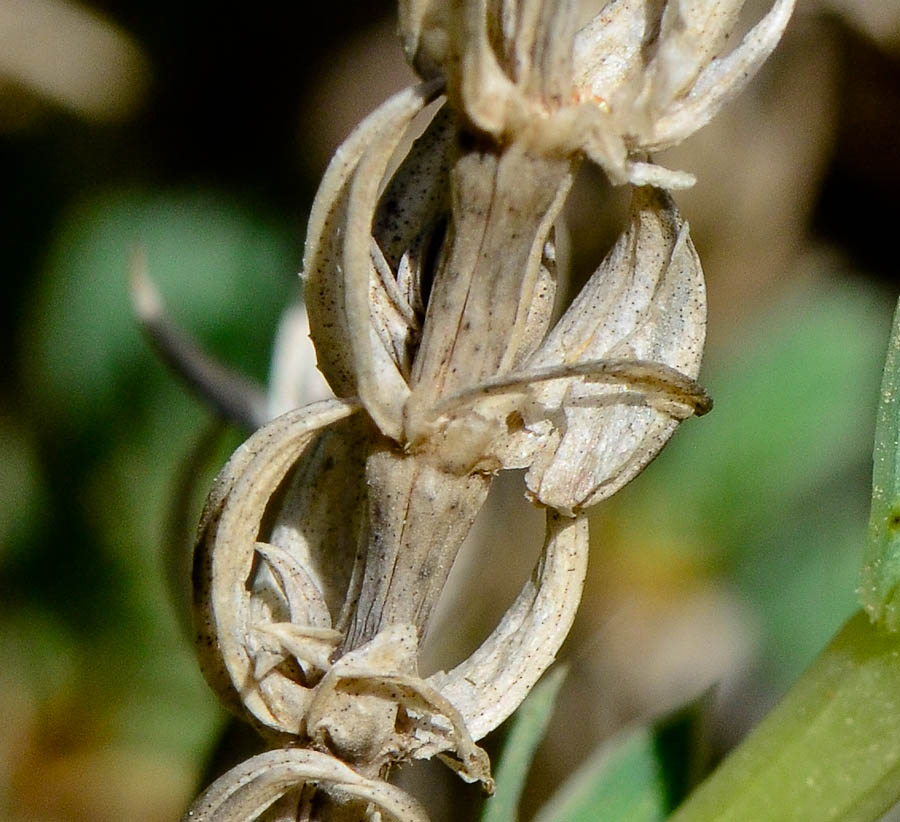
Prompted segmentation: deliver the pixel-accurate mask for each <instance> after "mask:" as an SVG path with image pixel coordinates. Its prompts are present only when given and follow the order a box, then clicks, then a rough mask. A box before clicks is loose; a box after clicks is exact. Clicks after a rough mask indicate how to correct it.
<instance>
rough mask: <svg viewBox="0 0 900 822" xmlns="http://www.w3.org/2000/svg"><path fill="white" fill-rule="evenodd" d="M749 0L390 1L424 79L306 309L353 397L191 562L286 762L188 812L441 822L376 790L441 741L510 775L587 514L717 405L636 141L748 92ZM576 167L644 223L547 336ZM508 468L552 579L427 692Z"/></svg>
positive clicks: (350, 156)
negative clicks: (494, 760) (601, 174)
mask: <svg viewBox="0 0 900 822" xmlns="http://www.w3.org/2000/svg"><path fill="white" fill-rule="evenodd" d="M741 5H742V4H741V3H737V2H697V0H695V1H694V2H675V0H672V2H661V1H660V0H655V1H654V2H637V0H614V2H611V3H609V4H607V5H606V6H605V7H604V8H603V10H602V11H601V13H600V14H599V15H597V16H596V17H595V18H594V19H593V20H591V21H590V22H588V24H587V25H586V26H584V27H582V28H580V29H579V28H578V24H579V22H580V21H579V19H578V11H579V6H578V4H577V3H576V2H574V0H548V2H541V1H540V0H521V2H508V0H504V1H503V2H498V0H493V2H490V3H488V2H486V0H480V2H479V0H455V1H451V0H445V2H436V0H402V1H401V34H402V39H403V43H404V47H405V48H406V51H407V54H408V55H409V57H410V60H411V62H412V63H413V65H414V66H415V67H416V68H417V70H418V71H419V72H420V74H421V75H422V76H423V77H424V78H425V79H424V81H423V82H422V84H420V85H418V86H416V87H413V88H410V89H407V90H406V91H403V92H400V93H399V94H397V95H396V96H394V97H393V98H391V99H390V100H388V101H387V102H386V103H385V104H384V105H382V106H381V107H380V108H379V109H378V110H376V111H375V112H374V113H373V114H372V115H370V116H369V117H368V118H366V119H365V120H364V121H363V122H362V123H361V124H360V125H359V126H358V127H357V129H356V130H355V131H354V132H353V133H352V134H351V135H350V137H349V138H348V139H347V140H346V141H345V142H344V144H343V145H342V146H341V147H340V148H339V149H338V151H337V152H336V154H335V157H334V159H333V160H332V163H331V165H330V166H329V168H328V171H327V172H326V174H325V177H324V179H323V181H322V184H321V187H320V189H319V193H318V195H317V197H316V201H315V204H314V206H313V210H312V214H311V216H310V223H309V229H308V236H307V245H306V253H305V257H304V271H303V276H304V281H305V300H306V305H307V310H308V314H309V324H310V329H311V336H312V339H313V342H314V344H315V348H316V352H317V358H318V367H319V369H320V370H321V371H322V373H323V374H324V375H325V377H326V379H327V380H328V383H329V385H330V387H331V389H332V391H333V392H334V395H335V397H334V398H331V399H327V400H324V401H322V402H318V403H315V404H312V405H308V406H305V407H302V408H299V409H296V410H292V411H289V412H288V413H286V414H284V415H282V416H280V417H278V418H277V419H275V420H274V421H272V422H271V423H269V424H267V425H265V426H264V427H262V428H261V429H260V430H258V431H257V432H256V433H255V434H254V435H253V436H251V437H250V439H249V440H248V441H247V442H246V443H245V444H244V445H243V446H241V448H240V449H238V451H237V452H236V453H235V454H234V456H233V457H232V458H231V460H230V461H229V463H228V464H227V465H226V467H225V468H224V469H223V471H222V472H221V474H220V476H219V478H218V479H217V481H216V485H215V487H214V489H213V491H212V492H211V494H210V496H209V500H208V502H207V505H206V509H205V512H204V514H203V519H202V522H201V526H200V533H199V540H198V544H197V548H196V552H195V562H194V606H195V625H196V630H197V646H198V649H199V654H200V660H201V664H202V667H203V670H204V673H205V675H206V677H207V679H208V681H209V682H210V684H211V685H212V687H213V688H214V689H215V690H216V691H217V692H218V693H219V695H220V696H221V697H222V699H223V701H224V702H225V703H226V704H227V705H228V706H229V707H230V708H231V709H233V710H234V711H235V712H237V713H240V714H242V715H244V716H246V717H247V718H248V719H249V720H250V721H252V722H253V723H254V724H255V725H256V726H257V727H258V728H259V729H260V730H261V731H262V732H263V733H264V734H265V735H267V736H268V737H269V738H270V739H271V741H272V744H273V745H274V746H275V749H274V750H272V751H269V752H268V753H265V754H262V755H260V756H259V757H255V758H254V759H252V760H250V761H248V762H247V763H245V764H244V765H242V766H240V767H239V768H237V769H235V770H233V771H231V772H229V773H228V774H226V775H225V776H224V777H222V778H221V779H220V780H218V781H217V782H216V783H214V784H213V786H211V788H210V789H209V790H208V791H207V792H206V793H205V794H204V795H203V796H202V797H201V798H200V799H198V800H197V802H196V803H195V805H194V806H193V807H192V809H191V811H189V816H188V817H186V818H193V819H212V818H215V819H234V820H238V819H241V820H243V819H252V818H255V817H256V816H257V815H259V814H262V813H263V812H266V813H267V814H268V816H267V818H278V819H281V818H291V819H293V818H308V816H309V814H311V813H316V814H318V816H317V817H316V818H334V819H338V818H343V819H355V818H373V819H374V818H379V816H378V815H379V814H380V818H396V819H423V818H424V811H422V810H421V808H419V806H418V805H417V803H415V802H414V801H413V800H411V799H410V798H409V797H406V796H405V795H404V794H402V793H401V792H399V791H398V790H397V789H396V788H393V787H391V786H390V785H388V784H387V783H386V782H385V781H384V779H385V778H386V777H387V775H388V773H389V771H390V768H391V767H392V766H393V765H394V764H396V763H398V762H403V761H406V760H409V759H415V758H427V757H432V756H434V755H440V756H441V757H442V758H443V759H444V761H446V762H447V763H448V764H450V765H451V766H452V767H454V768H455V769H456V770H457V771H458V772H459V773H460V775H461V776H462V777H463V778H464V779H466V780H468V781H476V780H477V781H480V782H481V783H482V784H483V785H484V786H485V788H486V789H487V790H490V789H491V787H492V781H491V777H490V768H489V763H488V760H487V757H486V755H485V754H484V752H483V751H482V750H481V749H480V748H478V747H477V745H476V744H475V740H478V739H480V738H481V737H482V736H484V735H485V734H486V733H487V732H488V731H490V730H491V729H493V728H495V727H496V726H497V725H498V724H500V723H501V722H502V721H503V720H504V719H505V718H506V717H507V716H509V714H510V713H511V712H512V711H514V710H515V708H516V707H517V706H518V704H519V703H520V702H521V700H522V699H523V698H524V697H525V695H526V694H527V693H528V691H529V690H530V688H531V687H532V686H533V685H534V683H535V682H536V681H537V679H538V678H539V677H540V675H541V674H542V673H543V671H544V670H545V669H546V668H547V667H548V666H549V665H550V663H551V662H552V661H553V659H554V656H555V654H556V652H557V650H558V649H559V646H560V644H561V643H562V640H563V639H564V637H565V635H566V633H567V632H568V629H569V627H570V625H571V622H572V619H573V617H574V613H575V610H576V607H577V604H578V600H579V597H580V593H581V586H582V583H583V579H584V573H585V564H586V556H587V539H588V535H587V521H586V519H585V517H584V516H583V511H584V510H585V508H587V507H589V506H591V505H593V504H595V503H597V502H598V501H600V500H602V499H604V498H606V497H608V496H609V495H611V494H613V493H614V492H615V491H616V490H618V489H619V488H621V487H622V486H623V485H624V484H625V483H627V482H628V481H629V480H631V479H632V478H633V477H634V476H635V475H636V474H637V473H638V472H639V471H640V470H641V469H642V468H643V467H644V466H645V465H646V464H647V463H648V462H649V461H650V460H651V459H652V458H653V457H654V456H655V455H656V454H657V453H658V452H659V450H660V448H662V446H663V445H664V444H665V442H666V441H667V440H668V439H669V437H670V436H671V435H672V433H673V432H674V430H675V428H676V427H677V425H678V423H679V422H680V421H681V420H683V419H684V418H686V417H688V416H690V415H692V414H694V413H702V412H704V411H706V410H707V409H708V408H709V406H710V401H709V399H708V397H707V396H706V394H705V392H704V391H703V389H702V388H701V387H700V386H699V385H698V384H697V383H696V382H695V379H696V377H697V374H698V372H699V368H700V360H701V356H702V349H703V340H704V333H705V322H706V303H705V291H704V284H703V276H702V271H701V268H700V263H699V260H698V258H697V254H696V252H695V251H694V248H693V245H692V243H691V240H690V237H689V234H688V227H687V224H686V223H685V222H684V220H683V219H682V218H681V216H680V214H679V212H678V210H677V209H676V207H675V204H674V202H673V201H672V198H671V196H670V194H669V193H668V192H667V191H666V190H665V188H664V187H667V188H677V187H679V186H683V185H685V184H688V183H689V182H690V180H689V179H688V176H686V175H684V174H681V173H679V172H671V171H668V170H665V169H662V168H660V167H658V166H656V165H654V164H653V163H652V162H651V161H650V159H649V157H648V156H647V155H646V152H648V151H650V150H656V149H658V148H661V147H664V146H666V145H670V144H673V143H675V142H677V141H679V140H680V139H682V138H683V137H685V136H687V135H688V134H690V133H691V132H692V131H694V130H695V129H697V128H699V127H700V126H702V125H703V124H704V123H705V122H707V121H708V120H709V119H710V117H712V116H713V114H714V113H715V111H716V110H717V109H718V108H719V107H720V106H721V105H722V104H723V103H724V102H725V101H726V100H727V99H729V98H730V97H731V96H733V95H734V94H735V93H736V92H737V90H739V88H740V87H742V86H743V84H744V83H746V81H747V79H748V77H749V76H750V75H751V74H752V73H753V71H755V69H756V68H757V67H758V66H759V64H760V63H761V62H762V61H763V60H764V59H765V56H766V55H767V54H768V53H769V51H771V49H772V48H773V47H774V45H775V43H776V42H777V40H778V37H779V36H780V33H781V31H782V29H783V28H784V25H785V23H786V21H787V17H788V15H789V13H790V8H791V5H792V3H791V2H785V0H778V2H776V3H775V6H774V7H773V8H772V10H771V11H770V13H769V14H768V15H767V17H766V18H765V19H764V20H763V21H762V22H761V23H759V24H758V25H757V26H756V27H755V28H754V29H753V30H752V31H751V32H750V33H749V34H748V35H747V37H746V38H745V39H744V42H743V43H742V44H741V45H740V46H739V47H738V48H737V49H736V50H735V51H733V52H732V53H731V54H728V55H725V56H719V52H720V50H721V48H722V46H723V44H724V43H725V41H726V39H727V37H728V35H729V34H730V32H731V31H732V29H733V28H734V26H735V23H736V18H737V14H738V12H739V11H740V7H741ZM442 96H443V101H442V102H438V103H436V102H435V101H440V99H441V97H442ZM426 110H427V113H428V116H430V120H429V121H428V123H427V125H426V127H425V129H424V131H423V132H422V134H421V136H420V137H419V138H418V139H416V140H415V141H414V142H412V143H411V145H410V146H409V148H408V150H407V151H406V152H405V155H404V156H403V157H402V158H401V159H400V161H399V164H397V162H396V158H395V156H394V155H395V153H396V152H397V149H398V146H399V145H400V144H401V142H402V140H403V137H404V136H405V135H406V134H407V133H408V132H409V131H410V129H411V128H412V126H413V121H414V120H416V118H420V117H421V116H423V115H422V112H423V111H426ZM583 157H587V158H589V159H590V160H592V161H595V162H597V163H599V164H600V165H601V166H602V167H603V168H604V169H605V170H606V171H607V173H608V174H609V175H610V177H611V178H612V179H613V180H614V181H616V182H629V183H631V184H632V185H633V186H635V187H634V189H633V193H632V203H631V211H630V215H629V220H628V225H627V226H626V228H625V230H624V232H623V234H622V236H621V237H620V239H619V241H618V242H617V243H616V245H615V247H614V248H613V250H612V251H611V252H610V254H609V255H608V256H607V258H606V259H605V260H604V261H603V263H602V264H601V265H600V267H599V268H598V269H597V271H596V272H595V274H594V275H593V276H592V277H591V278H590V280H589V281H588V283H587V285H586V286H585V288H584V289H583V291H582V292H581V293H580V294H579V295H578V297H577V298H576V299H575V300H574V301H573V302H572V304H571V305H570V306H569V307H568V309H567V310H566V311H565V313H564V314H563V316H562V317H561V318H560V319H559V320H558V321H557V322H556V323H555V324H553V323H552V309H553V303H554V297H555V289H556V260H555V246H554V223H555V222H556V220H557V218H558V216H559V212H560V209H561V207H562V204H563V202H564V200H565V197H566V195H567V193H568V190H569V187H570V185H571V182H572V178H573V174H574V172H575V169H576V167H577V164H578V163H579V162H580V160H581V159H582V158H583ZM392 163H393V164H394V166H395V167H396V170H395V171H394V172H392V173H391V172H389V171H388V169H389V168H390V167H391V166H392ZM651 184H652V185H651ZM653 186H656V187H653ZM663 186H664V187H663ZM510 468H525V469H527V473H526V480H525V481H526V486H527V493H528V495H529V496H530V498H531V499H532V500H533V501H534V502H535V503H536V504H538V505H540V506H543V507H544V508H545V510H546V512H547V529H546V539H545V543H544V547H543V550H542V554H541V557H540V559H539V561H538V563H537V565H536V567H535V571H534V574H533V576H532V578H531V579H530V580H528V582H527V583H526V584H525V586H524V587H523V589H522V591H521V593H520V594H519V596H518V598H517V599H516V601H515V602H514V603H513V604H512V606H511V607H510V609H509V610H508V611H507V613H506V615H505V616H504V617H503V619H502V620H501V622H500V624H499V625H498V626H497V628H496V629H495V630H494V632H493V633H492V634H491V635H490V636H489V637H488V638H487V639H486V640H485V642H484V643H483V644H482V646H481V647H480V648H479V649H478V650H477V651H476V652H475V653H474V654H473V655H472V656H471V657H470V658H469V659H467V660H465V661H464V662H462V663H461V664H460V665H458V666H457V667H456V668H455V669H453V670H451V671H449V672H438V673H436V674H434V675H432V676H429V677H427V678H422V677H420V675H419V672H418V667H417V656H418V648H419V643H420V641H421V638H422V636H423V633H424V632H425V630H426V627H427V624H428V618H429V615H430V613H431V611H432V609H433V607H434V605H435V603H436V601H437V599H438V597H439V596H440V593H441V590H442V588H443V586H444V583H445V581H446V578H447V575H448V573H449V570H450V567H451V565H452V563H453V560H454V558H455V556H456V553H457V550H458V549H459V546H460V544H461V543H462V541H463V539H464V538H465V536H466V534H467V533H468V531H469V528H470V526H471V525H472V522H473V520H474V518H475V516H476V514H477V513H478V511H479V510H480V508H481V507H482V505H483V503H484V500H485V497H486V495H487V492H488V488H489V486H490V483H491V479H492V477H493V476H494V475H495V474H496V473H497V472H498V471H500V470H504V469H510ZM273 803H274V804H273ZM266 809H268V810H266ZM304 813H305V814H307V816H305V817H304V816H302V814H304ZM292 814H293V815H292Z"/></svg>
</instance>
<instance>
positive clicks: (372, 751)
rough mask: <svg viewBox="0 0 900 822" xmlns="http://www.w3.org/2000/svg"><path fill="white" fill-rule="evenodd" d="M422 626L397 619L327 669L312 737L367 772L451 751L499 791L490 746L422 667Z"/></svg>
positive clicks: (468, 776) (467, 771) (313, 712)
mask: <svg viewBox="0 0 900 822" xmlns="http://www.w3.org/2000/svg"><path fill="white" fill-rule="evenodd" d="M418 644H419V640H418V633H417V631H416V628H415V626H413V625H401V624H395V625H391V626H389V627H387V628H385V629H384V630H383V631H381V632H380V633H379V634H377V635H376V636H375V638H374V639H372V640H371V641H370V642H368V643H366V644H365V645H363V646H361V647H359V648H357V649H356V650H353V651H349V652H348V653H346V654H344V655H343V656H342V657H340V659H338V660H337V661H336V662H335V663H334V664H333V665H332V666H331V667H330V668H329V670H328V672H327V673H326V674H325V676H324V677H323V678H322V681H321V682H320V683H319V685H318V686H317V688H316V692H315V695H314V697H313V699H312V701H311V703H310V705H309V708H308V711H307V715H306V724H307V734H308V735H309V738H310V740H311V744H313V745H317V746H319V747H320V749H323V750H328V751H330V752H333V753H335V754H337V755H339V756H340V758H341V759H343V760H344V761H346V762H349V763H350V764H354V765H357V766H358V767H359V768H360V769H361V770H365V771H366V772H373V773H378V772H380V771H381V770H382V768H383V767H384V765H386V764H389V763H392V762H398V761H404V760H408V759H412V758H417V759H423V758H430V757H432V756H434V755H435V754H437V753H445V752H447V751H450V752H452V754H453V758H452V759H451V758H450V757H447V758H446V761H447V762H448V764H450V765H451V766H452V767H453V768H454V770H456V771H457V772H458V773H459V774H460V776H462V778H463V779H465V780H466V781H467V782H474V781H480V782H482V784H483V785H484V786H485V789H486V790H487V791H488V792H493V780H492V779H491V775H490V762H489V760H488V757H487V754H486V753H485V752H484V751H483V750H482V749H481V748H479V747H478V746H477V745H475V743H474V742H473V741H472V737H471V736H470V734H469V731H468V729H467V727H466V723H465V721H464V719H463V717H462V715H461V714H460V713H459V711H458V710H457V709H456V707H455V706H454V705H453V704H452V703H451V702H450V700H448V699H447V698H446V697H445V696H444V695H443V694H441V693H440V692H439V691H438V690H437V689H436V688H434V687H433V686H432V685H430V684H429V683H428V682H426V681H425V680H423V679H421V678H420V677H419V675H418V672H417V665H416V658H417V654H418Z"/></svg>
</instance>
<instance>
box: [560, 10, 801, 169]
mask: <svg viewBox="0 0 900 822" xmlns="http://www.w3.org/2000/svg"><path fill="white" fill-rule="evenodd" d="M743 5H744V2H743V0H714V1H713V2H702V3H701V2H696V0H668V2H666V3H664V4H661V5H660V4H658V6H659V10H658V11H657V12H656V13H655V15H654V14H653V13H651V12H650V11H648V3H647V0H613V2H611V3H609V4H608V5H607V6H606V7H605V8H604V9H603V11H602V12H600V14H598V15H597V16H596V17H595V18H594V19H593V20H592V21H591V22H590V23H589V24H588V25H587V26H585V27H584V28H583V29H582V30H581V31H579V32H578V35H577V37H576V38H575V51H574V63H575V69H574V81H575V86H576V87H577V88H582V89H585V90H589V91H590V93H591V94H592V95H594V96H595V97H597V98H599V99H602V100H604V101H605V103H606V104H607V105H608V106H609V108H610V110H611V112H612V114H613V116H614V119H615V120H616V122H617V123H618V125H619V128H620V129H621V133H622V134H623V135H624V136H625V138H626V141H627V142H628V144H629V147H630V148H631V149H632V150H637V151H660V150H662V149H663V148H667V147H668V146H672V145H675V144H676V143H679V142H681V141H682V140H684V139H685V138H686V137H689V136H690V135H691V134H693V133H694V132H695V131H697V130H698V129H700V128H702V127H703V126H705V125H706V124H707V123H708V122H709V121H710V120H711V119H712V118H713V117H714V116H715V115H716V114H717V113H718V111H719V110H720V109H721V108H722V106H724V105H726V104H727V103H728V102H729V101H730V100H732V99H733V98H734V97H736V96H737V95H738V94H740V92H741V91H742V90H743V89H744V88H745V87H746V85H747V83H749V82H750V80H752V79H753V77H754V76H755V74H756V72H757V71H759V68H760V67H761V66H762V64H763V63H764V62H765V61H766V59H767V58H768V57H769V55H770V54H771V53H772V51H773V49H774V48H775V46H776V45H777V44H778V41H779V40H780V39H781V35H782V34H783V33H784V29H785V27H786V26H787V23H788V20H789V19H790V16H791V13H792V12H793V8H794V5H795V0H776V2H775V3H774V4H773V6H772V8H771V9H770V10H769V12H768V14H766V16H765V17H764V18H763V19H762V20H760V21H759V22H758V23H757V24H756V25H755V26H754V27H753V29H751V31H750V32H748V33H747V34H746V35H745V36H744V39H743V40H742V41H741V43H740V44H739V45H738V46H737V48H735V49H734V50H732V51H731V52H729V53H728V54H725V55H723V56H720V54H721V52H722V50H723V48H724V47H725V45H726V43H727V41H728V38H729V37H730V35H731V34H732V32H733V30H734V28H735V26H736V24H737V21H738V16H739V14H740V11H741V8H742V6H743Z"/></svg>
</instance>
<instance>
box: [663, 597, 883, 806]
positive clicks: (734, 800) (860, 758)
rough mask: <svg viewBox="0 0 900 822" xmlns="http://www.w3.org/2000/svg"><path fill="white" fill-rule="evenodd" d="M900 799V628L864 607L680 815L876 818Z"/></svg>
mask: <svg viewBox="0 0 900 822" xmlns="http://www.w3.org/2000/svg"><path fill="white" fill-rule="evenodd" d="M898 799H900V635H898V634H893V633H888V632H886V631H884V630H881V629H879V628H877V627H876V626H873V625H872V624H871V622H870V621H869V620H868V619H867V617H866V615H865V614H864V613H862V612H858V613H857V614H856V615H855V616H854V617H853V618H852V619H851V620H850V621H849V622H848V623H847V624H846V625H845V626H844V627H843V629H842V630H841V631H840V632H839V633H838V635H837V636H836V637H835V638H834V639H833V640H832V642H831V644H830V645H829V646H828V647H827V648H826V649H825V650H824V651H823V652H822V654H821V655H820V656H819V658H818V660H817V661H816V662H815V663H814V664H813V665H812V667H811V668H810V669H809V670H808V671H807V672H806V673H805V674H804V675H803V676H802V677H801V678H800V680H799V681H798V682H797V684H796V685H795V686H794V687H793V688H792V689H791V691H790V692H789V693H788V694H787V696H786V697H785V698H784V699H783V700H782V701H781V703H780V704H779V705H778V706H777V707H776V708H775V709H774V710H773V711H772V712H771V713H770V714H769V715H768V716H767V717H766V718H765V719H764V720H763V722H762V723H761V724H760V725H759V726H758V727H757V728H756V729H755V730H754V731H753V732H752V733H751V734H750V735H749V736H748V737H747V739H746V740H745V741H744V742H743V743H741V745H739V746H738V748H737V749H736V750H735V751H734V752H733V753H732V754H731V755H729V756H728V758H727V759H726V760H725V761H724V762H723V763H722V765H721V766H720V767H719V768H718V769H717V770H716V771H715V772H714V773H713V774H712V776H710V778H709V779H707V780H706V782H704V783H703V784H702V785H701V786H700V787H699V788H698V789H697V790H696V791H695V792H694V793H693V794H692V795H691V796H690V797H689V798H688V800H687V802H685V804H684V805H683V806H682V807H681V808H680V809H679V810H678V811H677V813H675V815H674V816H673V817H672V819H671V822H713V820H715V822H746V820H755V822H809V820H816V822H838V820H839V822H874V821H875V820H879V819H881V818H882V815H883V814H884V813H885V812H886V811H887V810H889V809H890V808H891V807H892V806H893V805H894V804H896V802H897V801H898Z"/></svg>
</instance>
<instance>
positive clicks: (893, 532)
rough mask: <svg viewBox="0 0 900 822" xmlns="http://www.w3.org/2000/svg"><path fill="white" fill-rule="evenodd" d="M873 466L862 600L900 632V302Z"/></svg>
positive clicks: (883, 386) (883, 384) (885, 623)
mask: <svg viewBox="0 0 900 822" xmlns="http://www.w3.org/2000/svg"><path fill="white" fill-rule="evenodd" d="M873 462H874V466H873V470H872V512H871V515H870V518H869V531H868V537H867V540H866V551H865V560H864V564H863V571H862V584H861V586H860V597H861V599H862V604H863V607H864V608H865V609H866V611H867V612H868V613H869V615H870V617H871V618H872V619H873V620H875V621H876V622H877V623H879V624H880V625H883V626H884V627H886V628H888V629H889V630H891V631H896V630H897V629H898V628H900V601H898V590H900V585H898V583H900V303H898V306H897V310H896V312H895V313H894V324H893V327H892V328H891V340H890V344H889V345H888V352H887V358H886V359H885V363H884V376H883V377H882V382H881V396H880V398H879V402H878V415H877V417H876V422H875V450H874V454H873Z"/></svg>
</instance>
